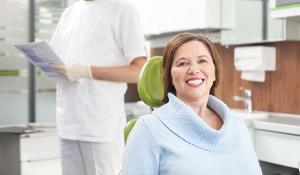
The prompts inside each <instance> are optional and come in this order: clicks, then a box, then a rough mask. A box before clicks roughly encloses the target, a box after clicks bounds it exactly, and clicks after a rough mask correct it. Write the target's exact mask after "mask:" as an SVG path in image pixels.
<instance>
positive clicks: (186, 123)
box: [122, 93, 262, 175]
mask: <svg viewBox="0 0 300 175" xmlns="http://www.w3.org/2000/svg"><path fill="white" fill-rule="evenodd" d="M168 97H169V102H168V103H167V104H165V105H163V106H162V107H160V108H158V109H156V110H155V111H153V112H152V113H151V114H148V115H145V116H142V117H140V118H139V119H138V121H137V123H136V125H135V126H134V128H133V129H132V131H131V133H130V135H129V137H128V140H127V145H126V147H125V152H124V156H123V167H122V171H123V175H261V174H262V171H261V168H260V165H259V162H258V159H257V156H256V154H255V152H254V149H253V146H252V142H251V139H250V136H249V132H248V130H247V127H246V124H245V122H244V121H243V120H241V119H239V118H237V117H235V116H232V115H231V113H230V110H229V108H228V107H227V106H226V105H225V104H224V103H223V102H222V101H221V100H219V99H217V98H216V97H214V96H209V99H208V104H207V106H208V107H209V108H210V109H212V110H213V111H215V112H216V113H217V114H218V115H219V116H220V117H221V119H222V121H223V125H222V128H221V129H220V130H215V129H213V128H211V127H210V126H209V125H207V124H206V123H205V122H204V121H203V120H202V118H201V117H199V116H198V115H197V114H196V113H195V112H194V111H193V110H192V109H191V108H190V107H188V106H187V105H186V104H185V103H183V102H182V101H180V100H179V99H178V98H177V97H176V96H174V95H173V94H170V93H169V94H168Z"/></svg>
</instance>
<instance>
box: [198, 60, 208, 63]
mask: <svg viewBox="0 0 300 175" xmlns="http://www.w3.org/2000/svg"><path fill="white" fill-rule="evenodd" d="M199 63H207V60H206V59H201V60H199Z"/></svg>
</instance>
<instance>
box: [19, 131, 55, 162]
mask: <svg viewBox="0 0 300 175" xmlns="http://www.w3.org/2000/svg"><path fill="white" fill-rule="evenodd" d="M59 144H60V143H59V137H58V136H57V135H46V136H40V137H39V136H38V137H30V136H29V137H24V138H21V139H20V159H21V162H25V161H27V162H31V161H36V160H43V159H49V158H59V157H60V155H59Z"/></svg>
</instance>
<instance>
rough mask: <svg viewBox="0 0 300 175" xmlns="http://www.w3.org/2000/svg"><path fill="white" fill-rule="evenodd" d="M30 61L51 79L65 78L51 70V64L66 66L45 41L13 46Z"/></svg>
mask: <svg viewBox="0 0 300 175" xmlns="http://www.w3.org/2000/svg"><path fill="white" fill-rule="evenodd" d="M13 45H14V46H15V47H16V48H17V49H18V50H19V51H20V52H22V53H23V55H24V56H25V57H26V58H28V60H29V61H30V62H31V63H32V64H33V65H35V66H36V67H37V68H38V69H40V70H41V71H42V72H43V73H44V74H45V75H46V76H47V77H49V78H51V79H62V78H63V77H62V76H61V75H60V74H58V73H56V72H55V71H54V70H52V69H51V67H50V65H51V64H64V63H63V62H62V61H61V59H60V58H59V57H58V56H57V55H56V54H55V52H54V51H53V50H52V49H51V47H50V46H49V44H48V43H47V42H45V41H40V42H31V43H25V44H13Z"/></svg>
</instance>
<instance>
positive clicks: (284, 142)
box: [255, 130, 300, 168]
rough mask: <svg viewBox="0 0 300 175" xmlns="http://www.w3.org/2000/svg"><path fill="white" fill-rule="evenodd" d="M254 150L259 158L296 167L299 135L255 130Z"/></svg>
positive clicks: (298, 153)
mask: <svg viewBox="0 0 300 175" xmlns="http://www.w3.org/2000/svg"><path fill="white" fill-rule="evenodd" d="M255 151H256V154H257V157H258V159H259V160H262V161H266V162H270V163H274V164H279V165H283V166H287V167H293V168H298V159H299V158H300V136H296V135H288V134H282V133H275V132H268V131H262V130H256V132H255Z"/></svg>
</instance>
